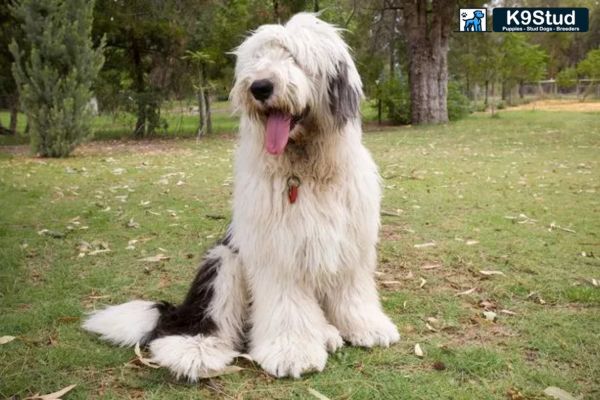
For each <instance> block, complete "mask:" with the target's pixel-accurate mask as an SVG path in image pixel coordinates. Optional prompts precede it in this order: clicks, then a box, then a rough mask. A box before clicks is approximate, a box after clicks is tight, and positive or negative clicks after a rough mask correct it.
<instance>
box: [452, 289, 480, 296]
mask: <svg viewBox="0 0 600 400" xmlns="http://www.w3.org/2000/svg"><path fill="white" fill-rule="evenodd" d="M476 290H477V288H471V289H469V290H465V291H464V292H460V293H456V295H457V296H465V295H467V294H471V293H473V292H474V291H476Z"/></svg>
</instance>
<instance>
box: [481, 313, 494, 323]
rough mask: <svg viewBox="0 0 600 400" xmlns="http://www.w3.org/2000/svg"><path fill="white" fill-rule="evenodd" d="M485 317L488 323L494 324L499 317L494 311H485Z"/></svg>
mask: <svg viewBox="0 0 600 400" xmlns="http://www.w3.org/2000/svg"><path fill="white" fill-rule="evenodd" d="M483 315H484V316H485V319H487V320H488V321H492V322H494V321H495V320H496V317H497V314H496V313H495V312H493V311H484V312H483Z"/></svg>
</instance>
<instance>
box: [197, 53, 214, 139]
mask: <svg viewBox="0 0 600 400" xmlns="http://www.w3.org/2000/svg"><path fill="white" fill-rule="evenodd" d="M198 80H199V84H198V94H197V97H198V112H199V120H198V122H199V124H198V132H197V134H196V138H197V139H200V138H201V137H202V136H204V135H208V134H210V133H212V119H211V114H210V97H209V93H208V87H207V82H206V66H205V65H204V64H202V65H200V68H199V72H198Z"/></svg>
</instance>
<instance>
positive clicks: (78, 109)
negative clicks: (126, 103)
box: [10, 0, 104, 157]
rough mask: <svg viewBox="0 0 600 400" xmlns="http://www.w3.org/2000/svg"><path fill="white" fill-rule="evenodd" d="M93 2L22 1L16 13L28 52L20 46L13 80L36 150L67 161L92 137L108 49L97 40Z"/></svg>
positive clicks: (14, 52) (15, 54) (15, 53)
mask: <svg viewBox="0 0 600 400" xmlns="http://www.w3.org/2000/svg"><path fill="white" fill-rule="evenodd" d="M93 4H94V3H93V2H90V1H87V0H20V1H17V2H16V3H15V4H14V5H13V7H12V11H13V13H14V15H15V16H16V18H18V19H19V20H21V21H22V23H21V27H22V30H23V32H24V41H25V42H26V44H27V47H28V51H27V52H25V51H24V50H23V49H22V47H21V46H19V45H18V44H17V42H16V41H14V40H13V42H12V43H11V45H10V51H11V53H12V55H13V57H14V58H15V63H14V65H13V75H14V78H15V81H16V83H17V86H18V88H19V93H20V100H21V106H22V108H23V111H24V112H25V114H26V115H27V120H28V123H29V134H30V137H31V145H32V149H33V151H34V152H35V153H37V154H39V155H40V156H43V157H65V156H68V155H69V154H70V153H71V151H72V150H73V149H74V148H75V146H76V145H77V144H79V143H80V142H81V141H82V140H84V139H85V138H87V137H88V136H90V134H91V119H90V117H91V115H90V112H89V110H88V108H87V105H88V102H89V101H90V98H91V97H92V92H91V86H92V83H93V82H94V79H95V78H96V76H97V74H98V71H99V70H100V68H101V67H102V64H103V62H104V58H103V56H102V45H100V46H98V47H97V48H94V47H93V46H92V40H91V29H92V20H93V17H92V13H93Z"/></svg>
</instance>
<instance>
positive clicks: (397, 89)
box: [380, 77, 410, 125]
mask: <svg viewBox="0 0 600 400" xmlns="http://www.w3.org/2000/svg"><path fill="white" fill-rule="evenodd" d="M380 90H381V103H382V105H383V109H384V111H385V115H386V117H387V119H389V120H390V122H392V123H394V124H404V125H405V124H410V86H409V84H408V80H407V79H405V78H399V77H393V78H388V79H386V80H385V81H383V82H382V83H381V89H380Z"/></svg>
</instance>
